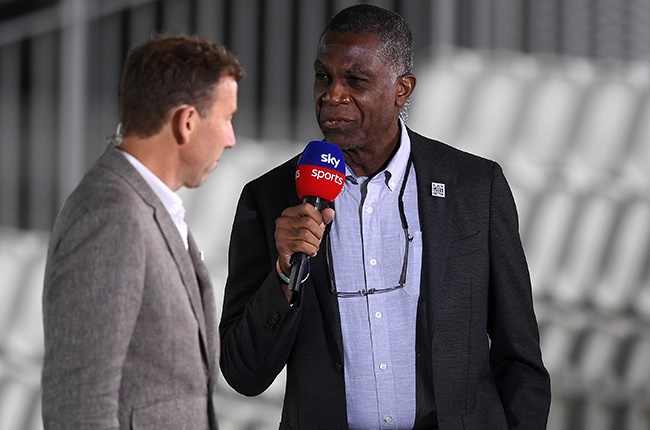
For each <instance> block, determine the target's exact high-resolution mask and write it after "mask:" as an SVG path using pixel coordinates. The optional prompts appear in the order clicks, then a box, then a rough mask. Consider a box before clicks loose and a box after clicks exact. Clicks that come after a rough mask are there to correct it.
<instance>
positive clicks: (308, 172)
mask: <svg viewBox="0 0 650 430" xmlns="http://www.w3.org/2000/svg"><path fill="white" fill-rule="evenodd" d="M344 183H345V161H344V160H343V152H342V151H341V149H340V148H339V147H338V146H336V145H333V144H331V143H327V142H323V141H318V140H314V141H311V142H310V143H309V144H308V145H307V147H306V148H305V150H304V152H303V153H302V155H301V157H300V160H299V162H298V167H297V169H296V191H297V193H298V197H300V198H301V199H302V200H303V203H309V205H310V206H313V207H314V208H315V209H316V210H318V211H321V210H322V209H323V208H324V207H325V206H326V205H327V203H329V202H331V201H333V200H334V199H335V198H336V196H338V195H339V193H340V192H341V190H342V189H343V184H344ZM310 212H311V213H312V215H313V214H314V213H313V210H310V209H309V207H306V206H298V207H295V208H289V209H287V210H285V211H284V212H283V216H281V217H280V219H278V222H277V223H276V242H278V251H279V252H281V253H282V251H281V250H280V241H281V240H286V241H287V242H294V246H295V243H298V242H300V243H302V242H304V243H307V246H308V245H311V246H315V247H316V249H318V246H319V245H320V240H321V238H322V229H321V230H320V231H319V228H320V225H318V224H316V222H315V221H314V220H315V219H317V218H320V217H318V216H317V214H316V215H315V216H312V217H311V218H310ZM300 215H302V216H303V217H304V218H303V219H300V218H296V216H300ZM289 236H290V237H289ZM301 246H302V247H303V249H304V248H305V247H306V246H305V245H304V244H303V245H301ZM290 263H291V276H290V277H289V282H288V285H289V290H290V291H298V290H299V289H300V286H301V284H302V282H303V281H304V280H305V279H306V278H307V276H308V275H309V257H308V256H307V254H305V253H304V252H294V253H293V254H292V256H291V259H290Z"/></svg>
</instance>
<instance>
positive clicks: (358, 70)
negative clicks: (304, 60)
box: [314, 60, 374, 76]
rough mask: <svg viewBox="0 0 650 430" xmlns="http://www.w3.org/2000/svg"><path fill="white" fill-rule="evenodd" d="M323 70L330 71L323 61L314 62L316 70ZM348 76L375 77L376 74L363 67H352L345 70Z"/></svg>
mask: <svg viewBox="0 0 650 430" xmlns="http://www.w3.org/2000/svg"><path fill="white" fill-rule="evenodd" d="M317 67H320V68H323V69H325V70H329V68H328V67H327V66H326V65H325V64H323V62H322V61H320V60H316V61H314V68H317ZM345 73H346V74H361V75H365V76H373V75H374V74H373V73H372V72H370V71H369V70H366V69H364V68H363V67H350V68H349V69H345Z"/></svg>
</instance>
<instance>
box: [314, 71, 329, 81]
mask: <svg viewBox="0 0 650 430" xmlns="http://www.w3.org/2000/svg"><path fill="white" fill-rule="evenodd" d="M315 79H316V80H317V81H327V80H328V79H329V76H328V75H327V73H325V72H316V74H315Z"/></svg>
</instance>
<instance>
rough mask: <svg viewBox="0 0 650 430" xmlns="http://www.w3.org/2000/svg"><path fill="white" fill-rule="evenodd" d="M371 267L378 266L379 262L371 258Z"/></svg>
mask: <svg viewBox="0 0 650 430" xmlns="http://www.w3.org/2000/svg"><path fill="white" fill-rule="evenodd" d="M370 265H371V266H376V265H377V260H376V259H374V258H371V259H370Z"/></svg>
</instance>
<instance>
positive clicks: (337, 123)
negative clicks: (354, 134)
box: [321, 118, 352, 131]
mask: <svg viewBox="0 0 650 430" xmlns="http://www.w3.org/2000/svg"><path fill="white" fill-rule="evenodd" d="M351 123H352V120H351V119H348V118H324V119H323V120H322V121H321V125H322V127H323V128H324V129H327V130H331V131H336V130H340V129H342V128H344V127H346V126H347V125H349V124H351Z"/></svg>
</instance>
